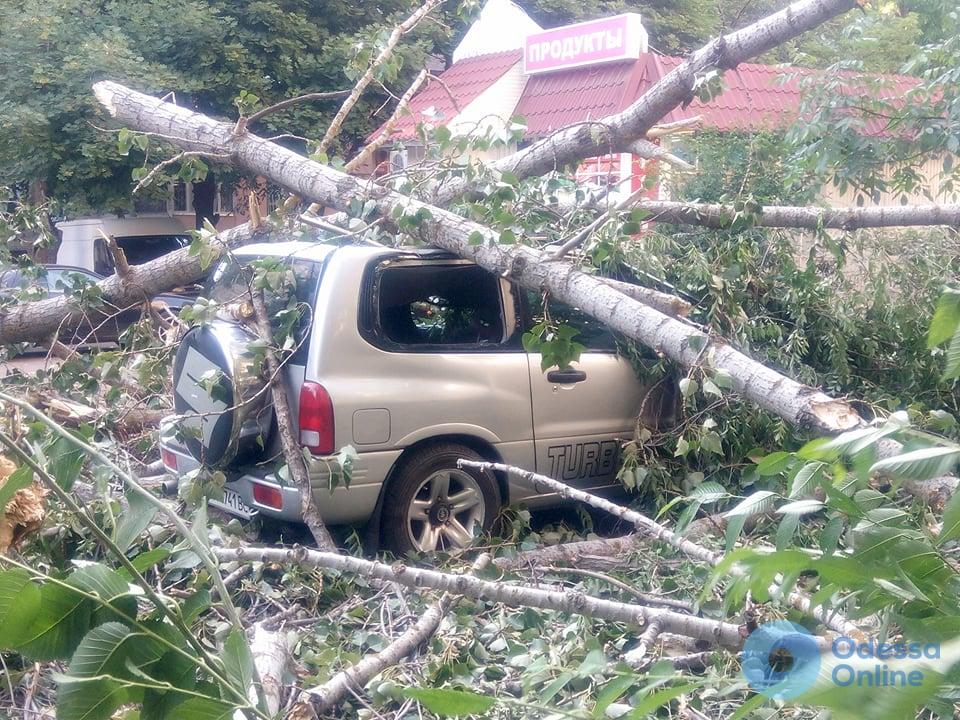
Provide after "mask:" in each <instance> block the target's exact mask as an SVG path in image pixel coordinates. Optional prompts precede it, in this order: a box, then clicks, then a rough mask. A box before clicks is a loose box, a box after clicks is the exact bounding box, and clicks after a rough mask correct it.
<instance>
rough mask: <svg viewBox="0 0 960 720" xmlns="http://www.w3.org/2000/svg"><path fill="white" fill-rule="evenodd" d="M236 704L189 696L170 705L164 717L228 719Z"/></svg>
mask: <svg viewBox="0 0 960 720" xmlns="http://www.w3.org/2000/svg"><path fill="white" fill-rule="evenodd" d="M235 711H236V706H234V705H228V704H227V703H224V702H222V701H220V700H215V699H214V698H199V697H190V698H187V699H186V700H184V701H183V702H182V703H179V704H177V705H174V706H172V707H171V709H170V711H169V712H168V713H167V715H166V717H167V718H169V719H170V720H230V719H231V718H233V713H234V712H235Z"/></svg>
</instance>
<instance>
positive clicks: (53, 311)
mask: <svg viewBox="0 0 960 720" xmlns="http://www.w3.org/2000/svg"><path fill="white" fill-rule="evenodd" d="M273 229H274V228H272V227H270V226H262V227H261V228H260V229H259V230H253V229H252V228H251V227H250V226H249V225H241V226H239V227H236V228H234V229H233V230H228V231H226V232H224V233H222V234H221V235H220V239H219V241H214V242H215V245H214V257H213V260H214V261H215V260H216V259H217V258H218V257H219V256H220V254H221V253H222V252H223V248H224V247H228V246H229V247H233V246H236V245H243V244H245V243H249V242H255V241H256V240H257V239H258V238H260V237H263V238H266V237H267V236H268V235H269V234H270V232H271V231H272V230H273ZM209 270H210V268H209V267H208V268H206V269H204V267H203V265H202V263H201V262H200V256H199V255H191V254H190V249H189V248H183V249H181V250H176V251H174V252H172V253H169V254H167V255H164V256H163V257H161V258H157V259H156V260H153V261H151V262H148V263H144V264H142V265H131V266H130V269H129V272H128V273H127V275H126V276H125V277H120V276H119V275H111V276H110V277H108V278H107V279H106V280H103V281H101V282H100V283H99V285H100V288H101V289H102V291H103V297H104V300H106V301H108V302H109V303H111V304H112V305H115V306H116V307H129V306H131V305H135V304H137V303H141V302H146V301H148V300H149V299H150V298H152V297H153V296H154V295H157V294H158V293H162V292H166V291H168V290H170V289H172V288H175V287H177V286H180V285H189V284H190V283H192V282H196V281H197V280H198V279H200V278H201V277H203V275H204V273H205V272H207V271H209ZM86 313H87V311H85V310H84V309H83V308H80V307H78V306H77V305H76V303H75V301H74V300H73V298H71V297H70V296H67V295H59V296H56V297H52V298H48V299H46V300H38V301H36V302H29V303H16V304H13V305H4V306H3V307H2V308H0V343H17V342H28V341H36V340H44V339H46V338H49V337H50V336H51V335H53V333H54V332H55V331H56V330H57V329H58V328H59V327H60V326H61V325H64V326H70V325H71V324H73V323H79V322H81V321H82V320H83V319H84V317H85V316H86Z"/></svg>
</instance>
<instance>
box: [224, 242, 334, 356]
mask: <svg viewBox="0 0 960 720" xmlns="http://www.w3.org/2000/svg"><path fill="white" fill-rule="evenodd" d="M261 258H269V259H271V260H275V259H276V258H275V257H274V256H260V257H257V256H247V257H242V258H238V259H231V258H228V259H226V260H224V261H223V262H221V263H220V265H219V266H218V267H217V269H216V271H214V273H213V275H212V276H211V277H210V279H209V280H208V282H207V288H206V295H207V297H208V298H210V299H211V300H214V301H216V302H217V303H219V304H221V305H229V304H232V303H238V302H243V301H244V300H248V299H249V285H250V282H251V281H252V280H253V273H254V268H253V267H252V266H251V263H252V262H254V261H255V260H258V259H261ZM281 264H282V267H283V268H284V269H285V270H287V271H289V274H286V275H285V276H284V279H283V280H282V281H281V279H280V278H277V280H278V284H281V285H282V283H283V282H287V281H289V282H290V284H291V287H290V290H291V291H292V293H293V297H294V298H295V299H296V302H297V304H298V306H299V308H300V317H299V321H298V323H297V328H296V332H295V340H296V342H297V346H298V347H297V350H296V351H295V352H294V355H293V358H292V360H293V362H295V363H298V364H300V363H303V362H306V357H307V352H308V350H309V348H308V345H309V337H310V329H311V327H312V326H313V311H314V303H315V300H316V297H317V290H318V288H319V285H320V276H321V274H322V271H323V264H322V263H320V262H315V261H312V260H301V259H294V258H283V259H282V263H281ZM264 295H265V297H264V300H265V303H266V306H267V315H269V317H270V319H271V321H273V325H274V329H275V330H276V329H277V327H278V324H277V322H276V320H277V318H278V316H279V313H281V312H282V311H283V310H286V309H287V307H288V302H289V299H290V298H289V296H288V295H286V294H285V293H283V292H279V293H270V292H268V293H265V294H264Z"/></svg>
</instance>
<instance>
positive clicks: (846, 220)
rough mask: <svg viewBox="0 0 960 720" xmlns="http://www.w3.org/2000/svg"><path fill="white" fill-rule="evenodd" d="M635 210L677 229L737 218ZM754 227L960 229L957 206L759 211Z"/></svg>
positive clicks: (695, 207) (652, 206)
mask: <svg viewBox="0 0 960 720" xmlns="http://www.w3.org/2000/svg"><path fill="white" fill-rule="evenodd" d="M635 207H638V208H642V209H644V210H647V211H649V212H650V217H649V218H647V219H648V220H652V221H656V222H666V223H674V224H676V225H699V226H702V227H710V228H728V227H730V226H731V225H732V224H733V222H734V219H735V218H736V217H737V210H736V208H734V207H733V206H731V205H716V204H706V203H684V202H673V201H668V200H641V201H640V202H638V203H637V204H636V205H635ZM751 222H752V224H754V225H758V226H762V227H778V228H805V229H808V230H821V229H836V230H858V229H860V228H880V227H894V226H896V227H909V226H916V225H949V226H951V227H956V226H960V205H903V206H897V207H842V208H818V207H790V206H769V207H763V208H760V209H759V210H758V211H757V213H756V214H755V215H754V216H753V217H752V218H751Z"/></svg>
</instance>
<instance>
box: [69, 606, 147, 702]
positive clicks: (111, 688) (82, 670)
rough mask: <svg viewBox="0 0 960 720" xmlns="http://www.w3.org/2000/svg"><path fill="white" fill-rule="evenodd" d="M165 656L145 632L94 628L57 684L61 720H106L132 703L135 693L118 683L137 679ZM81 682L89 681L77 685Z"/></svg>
mask: <svg viewBox="0 0 960 720" xmlns="http://www.w3.org/2000/svg"><path fill="white" fill-rule="evenodd" d="M162 655H163V648H162V647H161V646H160V645H159V644H158V643H157V642H156V641H154V640H153V639H151V638H150V636H149V635H147V634H146V633H144V632H139V631H133V630H131V629H130V628H129V627H127V626H126V625H123V624H121V623H117V622H108V623H105V624H103V625H100V626H99V627H96V628H94V629H93V630H91V631H90V632H89V633H87V634H86V636H84V638H83V640H81V641H80V645H79V646H78V647H77V649H76V651H75V652H74V654H73V658H72V659H71V661H70V668H69V671H68V674H67V675H66V676H64V677H62V678H61V679H60V682H59V683H58V691H57V718H58V720H106V718H109V717H110V716H111V715H113V712H114V711H115V710H116V709H117V708H118V707H120V706H121V705H123V704H125V703H127V702H130V701H131V696H132V692H128V690H127V686H125V685H124V684H123V683H122V682H118V681H119V680H122V679H127V678H129V679H134V678H135V671H141V672H142V671H143V669H144V668H147V667H149V666H150V665H151V664H153V663H155V662H157V660H159V658H160V657H161V656H162ZM107 675H108V676H110V677H109V678H106V677H100V676H107ZM82 678H88V680H83V681H77V679H82ZM89 678H93V679H92V680H90V679H89Z"/></svg>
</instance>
